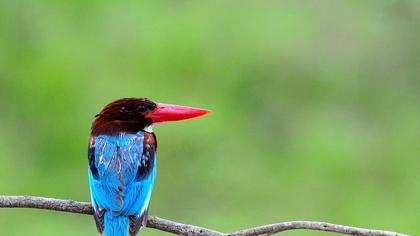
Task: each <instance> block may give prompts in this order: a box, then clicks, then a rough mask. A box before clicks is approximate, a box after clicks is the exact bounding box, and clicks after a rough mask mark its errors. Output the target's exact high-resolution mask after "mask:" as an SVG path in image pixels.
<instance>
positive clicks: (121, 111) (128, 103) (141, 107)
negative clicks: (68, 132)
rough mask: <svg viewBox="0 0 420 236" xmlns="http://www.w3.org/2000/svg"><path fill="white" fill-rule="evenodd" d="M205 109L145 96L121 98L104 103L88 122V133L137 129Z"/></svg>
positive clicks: (197, 113)
mask: <svg viewBox="0 0 420 236" xmlns="http://www.w3.org/2000/svg"><path fill="white" fill-rule="evenodd" d="M208 112H209V110H206V109H201V108H194V107H186V106H179V105H171V104H163V103H156V102H153V101H152V100H150V99H148V98H122V99H118V100H116V101H113V102H111V103H109V104H108V105H106V106H105V107H104V108H103V109H102V110H101V111H100V112H99V113H98V114H97V115H96V116H95V120H94V121H93V124H92V129H91V135H92V136H96V135H100V134H109V135H112V134H118V133H121V132H124V133H137V132H139V131H145V129H146V131H147V128H148V127H150V126H151V125H153V124H156V123H161V122H165V121H177V120H185V119H190V118H194V117H198V116H202V115H205V114H207V113H208Z"/></svg>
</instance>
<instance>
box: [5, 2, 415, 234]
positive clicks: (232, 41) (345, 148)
mask: <svg viewBox="0 0 420 236" xmlns="http://www.w3.org/2000/svg"><path fill="white" fill-rule="evenodd" d="M419 74H420V2H419V1H393V0H390V1H383V0H376V1H373V0H372V1H257V0H252V1H251V0H242V1H217V0H216V1H127V2H117V1H99V0H93V1H44V0H41V1H30V0H23V1H22V0H17V1H16V0H3V1H0V110H1V112H0V130H1V131H0V157H1V158H0V163H1V164H0V194H10V195H23V194H32V195H40V196H50V197H58V198H67V199H75V200H83V201H87V200H89V190H88V183H87V141H88V135H89V128H90V123H91V121H92V118H93V116H94V115H95V114H96V113H97V112H98V111H99V109H100V108H101V107H102V106H103V105H105V104H106V103H108V102H110V101H112V100H114V99H117V98H121V97H129V96H146V97H149V98H152V99H154V100H156V101H160V102H165V103H175V104H183V105H191V106H199V107H205V108H209V109H212V110H213V113H211V115H209V116H206V117H203V118H200V119H196V120H190V121H184V122H179V123H170V124H165V125H161V126H159V127H157V128H155V132H156V133H157V135H158V139H159V147H160V148H159V168H158V177H157V183H156V187H155V191H154V193H153V198H152V201H151V208H150V213H151V214H153V215H158V216H161V217H165V218H169V219H172V220H175V221H179V222H186V223H191V224H196V225H200V226H205V227H209V228H213V229H216V230H221V231H234V230H238V229H241V228H244V227H249V226H254V225H260V224H266V223H273V222H279V221H287V220H295V219H306V220H321V221H331V222H335V223H341V224H349V225H355V226H360V227H369V228H382V229H388V230H395V231H401V232H405V233H409V234H420V223H419V219H420V200H419V198H420V186H419V182H418V181H419V180H420V171H419V170H418V168H419V166H420V158H419V152H420V146H419V142H420V109H419V107H420V78H419ZM0 231H1V232H0V234H1V235H28V234H29V235H63V236H65V235H97V233H96V229H95V226H94V221H93V219H92V218H91V217H90V216H85V215H77V214H67V213H58V212H52V211H43V210H33V209H1V210H0ZM164 234H165V233H163V232H160V231H156V230H152V229H145V230H143V231H142V232H141V235H145V236H147V235H164ZM283 235H326V233H322V232H310V231H294V232H286V233H283Z"/></svg>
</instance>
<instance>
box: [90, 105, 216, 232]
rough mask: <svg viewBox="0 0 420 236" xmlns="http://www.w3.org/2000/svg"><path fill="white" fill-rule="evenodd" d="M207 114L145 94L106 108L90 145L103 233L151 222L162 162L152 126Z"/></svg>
mask: <svg viewBox="0 0 420 236" xmlns="http://www.w3.org/2000/svg"><path fill="white" fill-rule="evenodd" d="M208 112H209V110H207V109H202V108H194V107H187V106H180V105H172V104H164V103H156V102H154V101H152V100H150V99H148V98H142V97H130V98H122V99H118V100H115V101H113V102H111V103H109V104H108V105H106V106H105V107H103V108H102V110H101V111H100V112H99V113H98V114H97V115H96V116H95V118H94V120H93V123H92V127H91V131H90V138H89V146H88V178H89V188H90V197H91V202H92V206H93V209H94V214H93V217H94V220H95V223H96V228H97V230H98V232H99V233H100V234H102V233H104V235H105V236H127V235H130V236H135V235H137V233H138V232H139V230H140V229H141V228H142V227H145V226H146V223H147V212H148V209H149V203H150V198H151V194H152V190H153V186H154V181H155V177H156V166H157V163H156V155H157V139H156V135H155V133H154V132H153V127H154V126H155V125H156V124H160V123H163V122H167V121H178V120H185V119H190V118H194V117H198V116H202V115H205V114H207V113H208Z"/></svg>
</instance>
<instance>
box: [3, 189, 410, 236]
mask: <svg viewBox="0 0 420 236" xmlns="http://www.w3.org/2000/svg"><path fill="white" fill-rule="evenodd" d="M0 208H38V209H45V210H54V211H64V212H71V213H79V214H88V215H92V214H93V209H92V206H91V204H90V203H88V202H78V201H73V200H63V199H55V198H46V197H33V196H0ZM147 227H149V228H154V229H158V230H161V231H165V232H170V233H173V234H178V235H185V236H259V235H271V234H275V233H279V232H282V231H286V230H295V229H307V230H320V231H327V232H335V233H340V234H348V235H360V236H408V235H406V234H401V233H396V232H391V231H384V230H374V229H364V228H357V227H350V226H345V225H337V224H331V223H326V222H316V221H290V222H282V223H277V224H270V225H264V226H258V227H254V228H249V229H244V230H240V231H237V232H233V233H227V234H225V233H221V232H218V231H214V230H211V229H206V228H203V227H199V226H194V225H189V224H182V223H178V222H174V221H170V220H166V219H162V218H159V217H156V216H148V218H147Z"/></svg>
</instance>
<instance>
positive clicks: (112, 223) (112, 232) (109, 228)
mask: <svg viewBox="0 0 420 236" xmlns="http://www.w3.org/2000/svg"><path fill="white" fill-rule="evenodd" d="M104 221H105V222H104V223H105V236H127V235H128V217H127V216H122V215H119V216H118V215H113V214H112V212H111V211H106V212H105V220H104Z"/></svg>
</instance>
